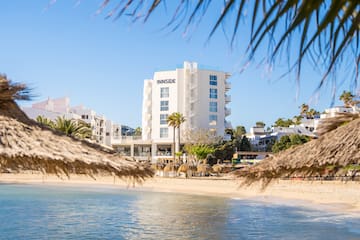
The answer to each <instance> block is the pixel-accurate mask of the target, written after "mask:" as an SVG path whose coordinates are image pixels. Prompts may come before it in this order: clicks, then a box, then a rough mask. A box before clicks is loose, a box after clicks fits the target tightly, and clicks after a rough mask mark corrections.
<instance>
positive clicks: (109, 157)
mask: <svg viewBox="0 0 360 240" xmlns="http://www.w3.org/2000/svg"><path fill="white" fill-rule="evenodd" d="M27 93H28V92H27V91H26V87H25V86H24V85H21V84H12V83H10V82H9V81H8V80H7V79H6V77H4V76H0V172H23V171H27V170H30V171H39V172H42V173H47V174H57V175H58V176H60V175H64V174H65V175H67V176H69V174H88V175H90V176H94V175H95V174H111V175H116V176H118V177H121V178H126V179H127V180H132V181H136V182H141V181H143V180H144V179H145V178H147V177H152V176H153V171H152V170H151V168H150V166H148V165H143V164H140V163H137V162H135V161H133V160H131V159H126V158H123V157H120V156H116V155H115V154H116V153H115V152H114V151H112V150H109V149H105V148H103V147H101V146H99V145H96V144H91V143H88V142H86V141H80V140H77V139H74V138H71V137H69V136H66V135H64V134H62V133H58V132H55V131H54V130H51V129H48V128H46V127H43V126H41V125H39V124H38V123H36V122H35V121H33V120H31V119H29V118H28V117H27V116H26V115H25V114H24V112H22V111H21V110H20V108H19V107H18V105H17V104H16V103H15V101H14V100H15V99H22V98H25V97H26V94H27ZM22 94H23V95H22Z"/></svg>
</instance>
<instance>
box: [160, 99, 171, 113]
mask: <svg viewBox="0 0 360 240" xmlns="http://www.w3.org/2000/svg"><path fill="white" fill-rule="evenodd" d="M168 110H169V101H160V111H168Z"/></svg>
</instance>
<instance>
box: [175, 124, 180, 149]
mask: <svg viewBox="0 0 360 240" xmlns="http://www.w3.org/2000/svg"><path fill="white" fill-rule="evenodd" d="M176 152H180V126H178V142H177V146H176Z"/></svg>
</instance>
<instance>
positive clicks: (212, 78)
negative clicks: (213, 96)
mask: <svg viewBox="0 0 360 240" xmlns="http://www.w3.org/2000/svg"><path fill="white" fill-rule="evenodd" d="M210 85H212V86H217V76H216V75H210Z"/></svg>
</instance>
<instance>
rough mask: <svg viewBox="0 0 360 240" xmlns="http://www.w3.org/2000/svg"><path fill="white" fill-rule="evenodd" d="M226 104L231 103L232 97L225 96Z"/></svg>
mask: <svg viewBox="0 0 360 240" xmlns="http://www.w3.org/2000/svg"><path fill="white" fill-rule="evenodd" d="M225 102H226V103H229V102H231V96H230V95H225Z"/></svg>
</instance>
